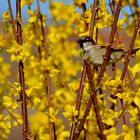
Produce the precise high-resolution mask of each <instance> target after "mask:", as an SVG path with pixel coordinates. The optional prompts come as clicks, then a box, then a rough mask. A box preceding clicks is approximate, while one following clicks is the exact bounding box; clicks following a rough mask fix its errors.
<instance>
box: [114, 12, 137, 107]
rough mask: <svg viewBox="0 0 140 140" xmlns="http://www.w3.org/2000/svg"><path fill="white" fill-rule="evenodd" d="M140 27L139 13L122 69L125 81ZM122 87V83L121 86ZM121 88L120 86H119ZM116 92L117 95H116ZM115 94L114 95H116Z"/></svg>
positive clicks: (122, 76) (122, 77) (122, 78)
mask: <svg viewBox="0 0 140 140" xmlns="http://www.w3.org/2000/svg"><path fill="white" fill-rule="evenodd" d="M139 27H140V13H138V21H137V23H136V25H135V28H134V32H133V36H132V38H131V42H130V46H129V50H128V53H127V56H126V59H125V60H126V61H125V62H124V67H123V70H122V74H121V78H120V80H121V81H122V82H123V80H124V78H125V74H126V72H127V67H128V64H129V61H130V59H131V54H132V53H131V52H132V50H133V46H134V42H135V39H136V36H137V32H138V29H139ZM119 87H120V88H121V85H120V86H119ZM118 89H119V88H118ZM117 93H118V90H117V91H116V94H117ZM116 94H115V95H116ZM115 95H114V96H115ZM114 108H115V104H112V106H111V109H113V110H114Z"/></svg>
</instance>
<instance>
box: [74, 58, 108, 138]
mask: <svg viewBox="0 0 140 140" xmlns="http://www.w3.org/2000/svg"><path fill="white" fill-rule="evenodd" d="M85 65H86V72H87V76H88V80H89V84H90V89H91V96H90V98H89V101H88V103H87V106H86V110H85V112H84V115H83V117H82V119H81V121H80V124H79V126H78V128H77V130H76V132H75V134H74V136H73V139H72V140H77V139H78V137H79V135H80V133H81V131H82V130H83V126H84V123H85V121H86V118H87V116H88V114H89V111H90V108H91V106H92V103H93V105H94V111H95V114H96V119H97V124H98V127H99V131H100V134H99V136H100V139H102V140H106V137H105V135H104V134H103V131H104V124H103V122H102V119H101V115H100V108H99V104H98V100H97V96H96V93H95V88H94V82H93V72H92V70H91V67H90V63H89V60H85Z"/></svg>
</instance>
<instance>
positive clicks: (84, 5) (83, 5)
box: [81, 3, 88, 31]
mask: <svg viewBox="0 0 140 140" xmlns="http://www.w3.org/2000/svg"><path fill="white" fill-rule="evenodd" d="M81 8H82V12H83V16H84V18H86V15H85V12H86V9H87V8H86V4H85V3H82V5H81ZM85 28H86V31H87V30H88V23H87V22H86V21H85Z"/></svg>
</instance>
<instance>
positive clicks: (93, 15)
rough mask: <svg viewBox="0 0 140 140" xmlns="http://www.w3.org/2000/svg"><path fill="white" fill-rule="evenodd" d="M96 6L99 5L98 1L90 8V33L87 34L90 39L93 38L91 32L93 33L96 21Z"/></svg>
mask: <svg viewBox="0 0 140 140" xmlns="http://www.w3.org/2000/svg"><path fill="white" fill-rule="evenodd" d="M98 4H99V2H98V0H95V1H94V4H93V6H92V17H91V22H90V32H89V36H90V37H92V36H93V31H94V26H95V21H96V14H97V11H98V9H99V7H98Z"/></svg>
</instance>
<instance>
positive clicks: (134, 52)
mask: <svg viewBox="0 0 140 140" xmlns="http://www.w3.org/2000/svg"><path fill="white" fill-rule="evenodd" d="M139 50H140V48H136V49H134V50H132V52H131V55H135V54H136V52H137V51H139Z"/></svg>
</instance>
